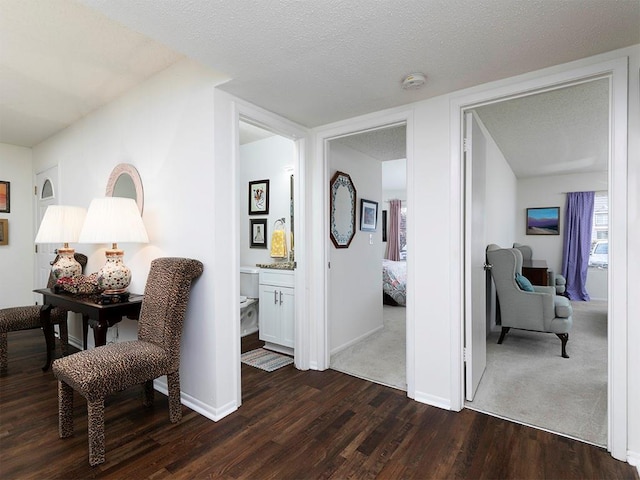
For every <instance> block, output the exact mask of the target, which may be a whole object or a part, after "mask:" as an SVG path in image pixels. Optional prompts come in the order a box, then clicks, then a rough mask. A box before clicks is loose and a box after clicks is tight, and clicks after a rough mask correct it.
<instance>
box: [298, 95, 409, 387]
mask: <svg viewBox="0 0 640 480" xmlns="http://www.w3.org/2000/svg"><path fill="white" fill-rule="evenodd" d="M401 123H403V124H405V125H406V142H407V203H408V204H409V205H412V204H413V203H412V199H413V198H414V197H413V192H414V188H415V187H414V184H413V178H414V175H413V168H414V165H413V143H414V142H413V128H414V126H413V109H412V108H411V109H407V108H406V107H400V108H396V109H390V110H387V111H385V112H384V113H380V112H377V113H374V114H370V115H365V116H363V117H360V118H359V119H358V121H355V122H354V121H353V120H344V121H341V122H337V123H334V124H331V125H328V126H325V127H322V128H320V129H318V130H316V135H315V138H314V143H315V145H314V148H315V155H314V157H313V158H314V161H315V163H314V165H313V166H312V172H311V173H312V175H313V190H314V192H315V194H314V200H317V201H318V202H322V203H321V204H322V208H315V209H314V211H313V212H312V213H311V215H310V217H311V218H310V219H311V221H313V222H314V225H318V224H320V225H322V228H321V229H320V232H321V238H317V239H316V238H314V239H310V240H311V241H313V242H315V243H314V245H311V244H310V246H311V248H312V250H313V251H319V252H321V254H314V255H313V258H310V260H312V262H313V265H312V267H311V268H312V269H313V270H314V272H316V273H315V274H314V277H313V282H312V283H313V287H314V291H315V294H314V295H313V297H311V298H310V302H311V304H310V313H312V316H311V317H310V319H311V325H312V326H313V331H312V332H311V333H312V336H313V339H314V342H313V344H312V348H311V354H312V357H311V368H314V369H316V370H326V369H327V368H329V362H330V357H331V354H330V351H329V350H330V345H329V302H330V298H329V291H330V289H329V258H330V256H329V252H330V249H331V245H332V243H331V242H330V240H329V211H330V208H329V188H328V186H329V179H330V176H329V170H330V169H329V157H328V143H329V141H331V140H334V139H337V138H340V137H345V136H349V135H353V134H356V133H361V132H365V131H368V130H377V129H382V128H386V127H389V126H392V125H397V124H401ZM413 216H414V211H413V209H412V208H411V207H409V208H407V243H409V244H410V245H412V244H414V242H413V235H414V233H413V229H414V219H413ZM314 246H315V247H316V248H313V247H314ZM316 249H317V250H316ZM414 283H415V282H414V269H413V268H412V267H411V262H409V263H408V264H407V303H406V325H407V326H406V328H407V333H406V335H407V346H406V360H407V396H408V397H409V398H415V335H414V331H415V304H414V294H413V286H414Z"/></svg>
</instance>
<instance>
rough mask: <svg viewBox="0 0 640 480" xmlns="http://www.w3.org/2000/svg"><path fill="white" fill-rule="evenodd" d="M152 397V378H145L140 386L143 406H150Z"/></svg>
mask: <svg viewBox="0 0 640 480" xmlns="http://www.w3.org/2000/svg"><path fill="white" fill-rule="evenodd" d="M153 397H154V390H153V380H147V381H146V382H144V385H143V386H142V404H143V405H144V406H145V407H150V406H151V405H153Z"/></svg>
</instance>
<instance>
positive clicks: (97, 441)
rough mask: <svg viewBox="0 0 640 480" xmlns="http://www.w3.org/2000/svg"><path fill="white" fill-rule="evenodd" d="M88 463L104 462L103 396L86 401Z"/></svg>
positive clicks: (93, 464) (97, 463) (92, 464)
mask: <svg viewBox="0 0 640 480" xmlns="http://www.w3.org/2000/svg"><path fill="white" fill-rule="evenodd" d="M87 416H88V417H89V418H88V420H89V422H88V423H89V425H88V432H89V465H91V466H92V467H93V466H95V465H99V464H101V463H104V398H101V399H99V400H94V401H87Z"/></svg>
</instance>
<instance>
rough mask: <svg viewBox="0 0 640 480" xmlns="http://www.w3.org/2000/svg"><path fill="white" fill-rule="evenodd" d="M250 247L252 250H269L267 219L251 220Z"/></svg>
mask: <svg viewBox="0 0 640 480" xmlns="http://www.w3.org/2000/svg"><path fill="white" fill-rule="evenodd" d="M249 235H250V236H251V238H250V239H249V246H250V247H251V248H267V219H266V218H251V219H249Z"/></svg>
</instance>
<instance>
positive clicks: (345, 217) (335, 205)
mask: <svg viewBox="0 0 640 480" xmlns="http://www.w3.org/2000/svg"><path fill="white" fill-rule="evenodd" d="M330 188H331V191H330V195H329V197H330V202H331V213H330V215H329V222H330V225H329V229H330V236H331V241H332V242H333V244H334V245H335V247H336V248H348V247H349V244H350V243H351V240H353V237H354V236H355V234H356V187H355V186H354V185H353V182H352V181H351V177H350V176H349V175H348V174H346V173H344V172H336V173H335V175H334V176H333V178H331V184H330Z"/></svg>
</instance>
